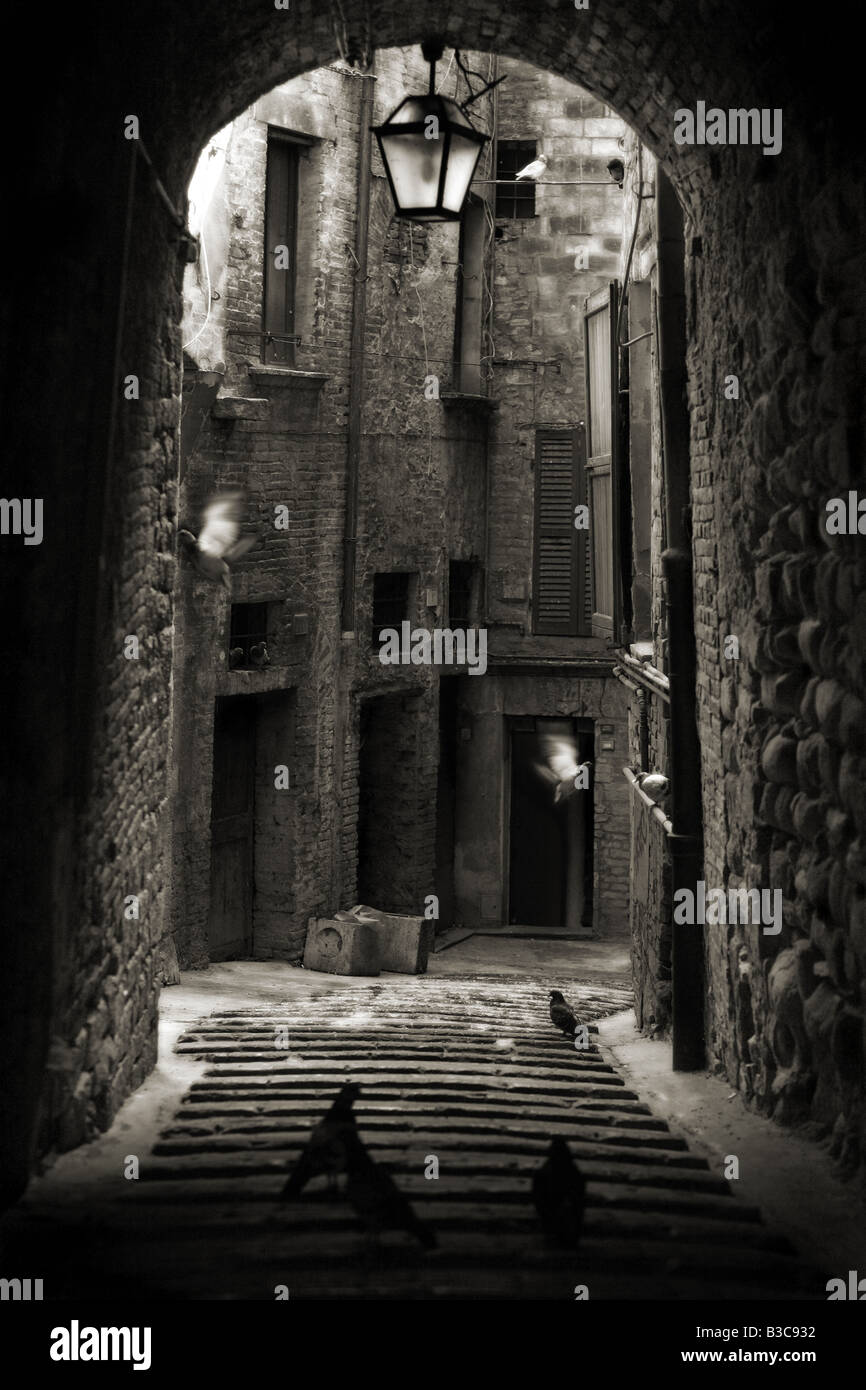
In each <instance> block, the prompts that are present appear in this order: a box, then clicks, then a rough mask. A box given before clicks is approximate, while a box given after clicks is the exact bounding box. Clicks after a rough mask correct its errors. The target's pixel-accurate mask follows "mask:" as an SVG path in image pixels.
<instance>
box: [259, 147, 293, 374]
mask: <svg viewBox="0 0 866 1390" xmlns="http://www.w3.org/2000/svg"><path fill="white" fill-rule="evenodd" d="M297 222H298V146H297V144H295V143H293V142H291V141H289V140H281V139H280V138H279V136H277V135H274V134H269V135H268V163H267V181H266V185H265V277H264V278H265V299H264V315H263V320H264V322H263V327H264V330H265V334H266V335H267V334H268V333H273V334H275V335H279V336H278V337H276V339H275V341H273V342H270V341H268V338H267V336H266V337H265V340H264V348H263V352H262V361H263V362H279V363H284V364H285V365H287V366H291V365H292V364H293V363H294V360H295V345H294V343H292V342H286V341H285V339H286V338H287V337H291V336H293V335H294V332H295V261H296V252H297ZM278 246H287V247H288V250H289V266H288V269H287V270H277V269H276V267H275V251H276V248H277V247H278Z"/></svg>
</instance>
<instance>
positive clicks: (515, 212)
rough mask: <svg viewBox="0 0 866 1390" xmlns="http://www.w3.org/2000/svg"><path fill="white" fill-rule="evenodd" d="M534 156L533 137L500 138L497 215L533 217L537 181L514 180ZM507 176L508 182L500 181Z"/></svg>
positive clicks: (497, 159) (497, 164)
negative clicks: (525, 138)
mask: <svg viewBox="0 0 866 1390" xmlns="http://www.w3.org/2000/svg"><path fill="white" fill-rule="evenodd" d="M534 158H535V141H534V140H500V141H499V144H498V145H497V147H496V180H497V182H496V216H497V217H534V216H535V183H534V182H533V180H531V179H527V180H526V181H525V182H521V183H514V175H515V174H517V173H519V172H520V170H521V169H524V168H525V167H526V165H527V164H530V163H531V162H532V160H533V159H534ZM501 179H505V180H507V182H505V183H501V182H500V180H501Z"/></svg>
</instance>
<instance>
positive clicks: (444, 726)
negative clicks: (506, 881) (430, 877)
mask: <svg viewBox="0 0 866 1390" xmlns="http://www.w3.org/2000/svg"><path fill="white" fill-rule="evenodd" d="M457 688H458V682H457V679H456V678H454V677H453V676H452V677H443V678H442V680H440V682H439V771H438V774H437V781H436V889H435V891H436V896H437V898H438V899H439V929H440V930H442V929H444V928H445V927H449V926H451V925H452V923H453V921H454V826H455V816H456V796H457Z"/></svg>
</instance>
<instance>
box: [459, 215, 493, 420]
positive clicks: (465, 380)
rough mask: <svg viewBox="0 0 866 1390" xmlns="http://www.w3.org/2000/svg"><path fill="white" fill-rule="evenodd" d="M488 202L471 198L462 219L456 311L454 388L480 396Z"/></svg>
mask: <svg viewBox="0 0 866 1390" xmlns="http://www.w3.org/2000/svg"><path fill="white" fill-rule="evenodd" d="M485 222H486V218H485V204H484V203H483V202H481V200H480V199H478V198H474V197H472V196H470V197H469V199H468V201H467V203H466V207H465V208H464V210H463V217H462V218H461V221H460V243H459V249H458V251H457V302H456V306H455V312H454V387H455V390H457V391H463V392H466V393H467V394H468V395H472V396H480V395H481V330H482V317H483V276H484V230H485Z"/></svg>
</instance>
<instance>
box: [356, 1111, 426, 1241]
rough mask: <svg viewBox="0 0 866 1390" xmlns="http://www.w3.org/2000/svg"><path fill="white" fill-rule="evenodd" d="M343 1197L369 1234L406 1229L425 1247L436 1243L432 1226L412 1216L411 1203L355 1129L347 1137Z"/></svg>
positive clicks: (376, 1236)
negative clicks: (372, 1154)
mask: <svg viewBox="0 0 866 1390" xmlns="http://www.w3.org/2000/svg"><path fill="white" fill-rule="evenodd" d="M346 1149H347V1154H348V1169H347V1176H346V1196H347V1198H348V1199H349V1202H350V1203H351V1204H352V1206H353V1207H354V1208H355V1211H356V1212H357V1214H358V1216H359V1217H360V1219H361V1223H362V1225H363V1226H364V1228H365V1229H366V1231H367V1234H368V1236H370V1237H372V1238H373V1239H378V1237H379V1235H380V1234H381V1232H382V1231H407V1232H408V1233H409V1235H413V1236H415V1238H416V1239H417V1240H419V1241H420V1242H421V1244H422V1245H423V1246H424V1248H425V1249H426V1250H432V1249H433V1247H434V1246H435V1244H436V1233H435V1231H434V1230H433V1229H432V1227H430V1226H428V1225H427V1224H426V1222H424V1221H422V1220H421V1219H420V1217H418V1216H416V1215H415V1212H414V1211H413V1209H412V1204H411V1202H410V1201H409V1198H408V1197H407V1196H406V1195H405V1193H403V1192H401V1191H400V1189H399V1187H398V1186H397V1184H396V1183H395V1181H394V1179H393V1178H392V1177H391V1174H390V1173H387V1172H386V1171H385V1169H384V1168H380V1166H379V1165H378V1163H376V1162H375V1160H374V1159H373V1158H372V1156H371V1154H370V1152H369V1150H368V1149H367V1147H366V1145H365V1144H364V1142H363V1141H362V1139H361V1137H360V1135H359V1134H358V1133H357V1132H354V1133H352V1134H351V1135H349V1136H348V1137H347V1141H346Z"/></svg>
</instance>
